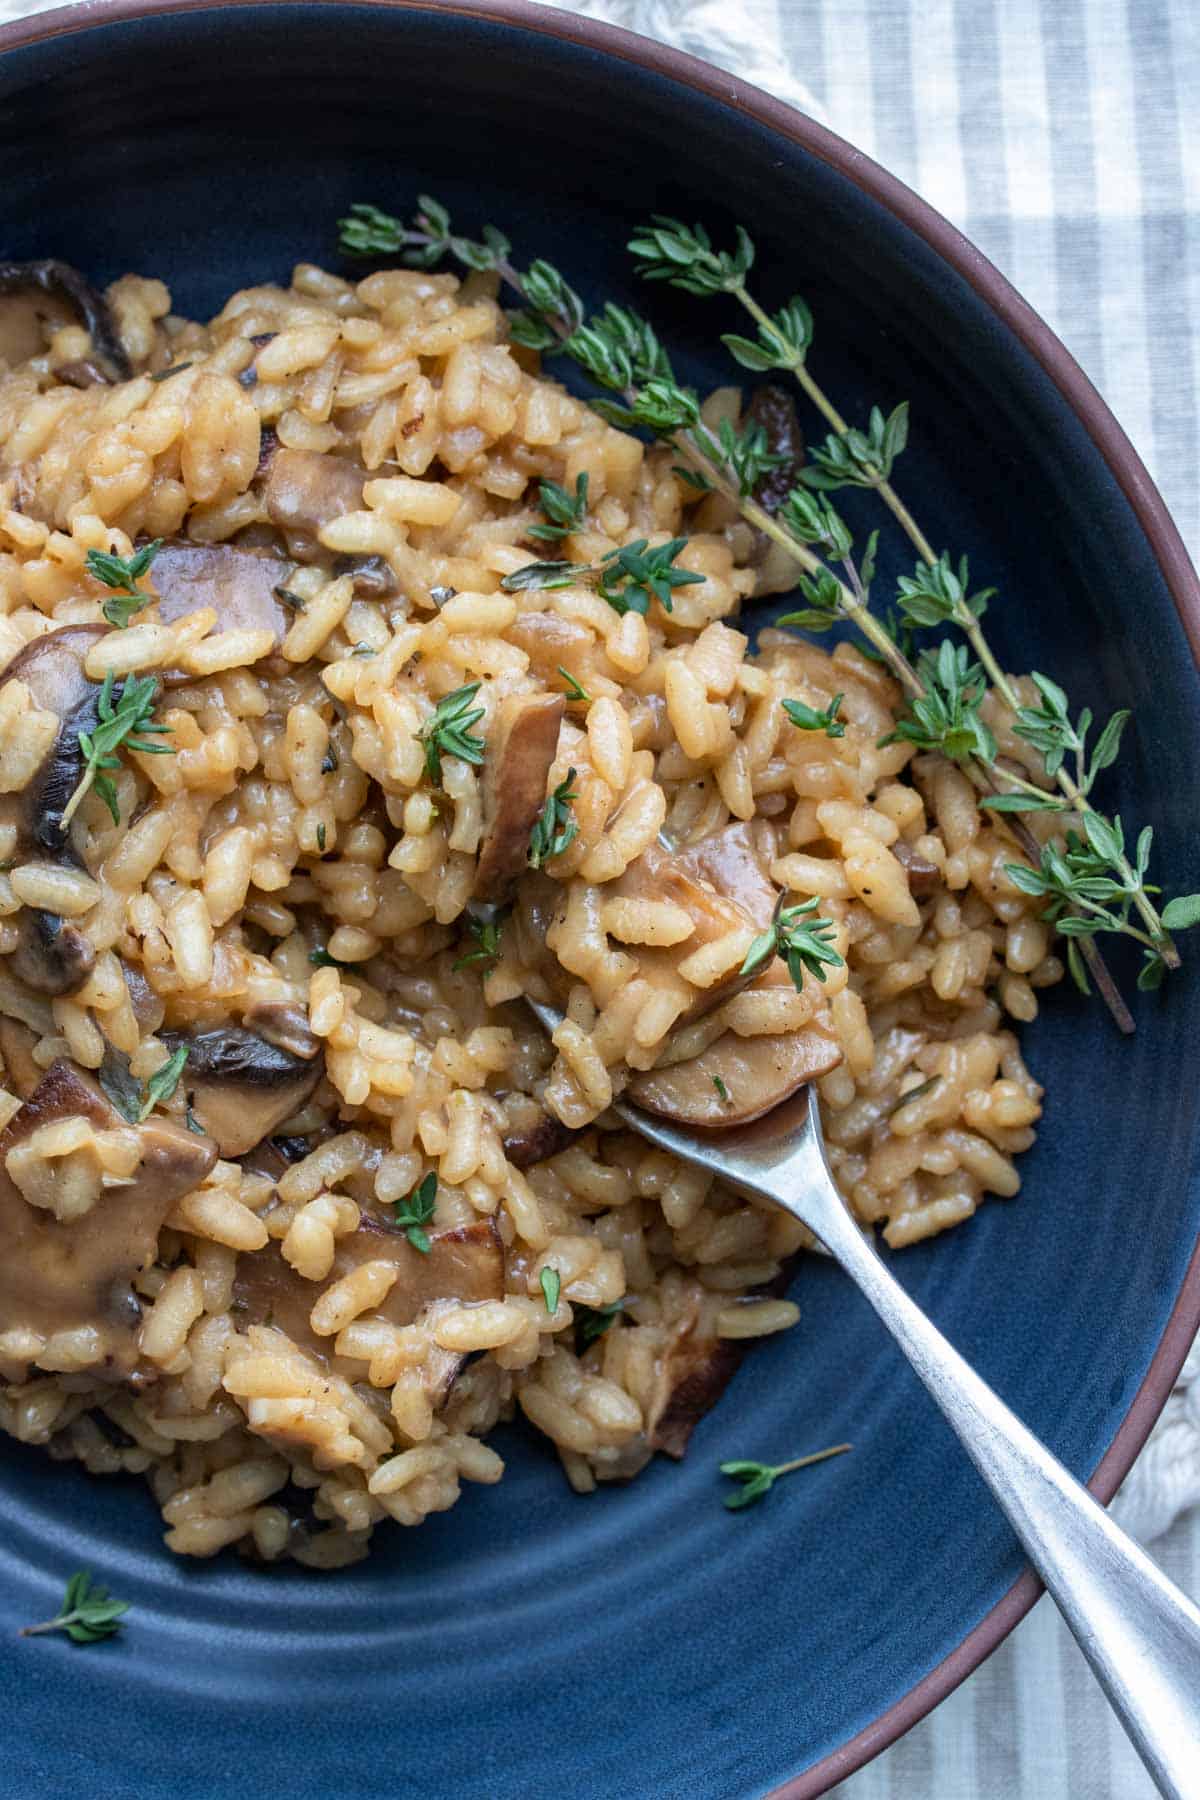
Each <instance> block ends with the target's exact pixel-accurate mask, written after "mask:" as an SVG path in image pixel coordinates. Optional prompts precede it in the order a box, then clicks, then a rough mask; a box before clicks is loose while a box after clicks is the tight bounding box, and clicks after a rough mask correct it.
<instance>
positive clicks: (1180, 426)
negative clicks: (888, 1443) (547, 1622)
mask: <svg viewBox="0 0 1200 1800" xmlns="http://www.w3.org/2000/svg"><path fill="white" fill-rule="evenodd" d="M50 3H51V0H32V4H30V3H29V0H0V20H3V19H6V18H15V17H19V16H22V15H24V14H27V13H33V12H40V11H43V10H45V8H46V6H47V5H48V4H50ZM550 3H551V4H561V5H563V6H564V7H565V8H566V9H567V10H569V11H575V12H581V13H586V14H589V15H591V16H594V17H599V18H605V19H608V20H611V21H612V23H614V24H618V25H624V26H627V27H628V28H629V29H630V30H633V31H640V32H642V33H643V34H644V35H645V36H647V37H654V38H659V39H660V40H662V41H663V42H665V43H669V44H674V45H676V46H678V47H679V48H681V49H684V50H688V51H690V52H691V53H692V54H693V55H695V56H700V57H703V58H705V59H706V60H707V61H709V62H713V63H716V64H718V65H719V66H720V67H722V68H726V69H729V70H731V71H733V72H734V73H735V74H738V75H741V76H743V77H744V78H745V79H746V80H748V81H752V82H755V83H757V84H758V85H759V86H761V87H764V88H767V89H768V90H770V91H771V92H772V93H775V94H777V95H778V96H779V98H781V99H783V100H787V101H789V102H790V103H791V104H792V105H794V106H797V107H799V108H800V109H801V110H802V111H804V112H807V113H808V114H809V115H810V116H812V117H813V118H816V119H819V120H820V121H821V122H822V123H824V124H827V125H829V126H831V127H832V128H833V130H835V131H837V132H839V133H840V134H841V135H842V136H843V137H845V138H848V139H849V140H850V141H851V142H852V143H854V144H856V145H857V146H858V148H859V149H861V150H863V151H865V152H866V153H867V155H869V156H872V157H875V158H876V159H877V160H878V161H879V162H881V163H883V164H884V165H885V166H886V167H887V168H889V169H891V170H892V171H893V172H894V173H895V174H896V175H898V176H900V177H901V179H902V180H904V181H906V182H908V183H909V185H910V186H911V187H914V188H915V189H916V190H917V192H918V193H920V194H922V195H923V196H924V197H925V199H927V200H929V201H930V202H932V204H933V205H934V206H936V207H937V208H938V209H939V211H941V212H943V213H945V214H946V216H947V217H948V218H950V219H952V220H953V222H954V223H955V224H956V225H958V226H960V227H961V228H962V230H963V231H965V232H966V234H967V236H968V237H970V238H971V239H972V240H973V241H974V242H975V243H976V244H978V245H979V247H980V248H981V249H982V250H983V251H984V252H985V253H986V254H987V255H988V256H990V257H991V258H992V260H993V261H994V262H996V263H997V264H998V265H999V267H1000V268H1001V269H1002V270H1003V271H1004V272H1005V274H1006V275H1008V276H1009V277H1010V279H1011V280H1012V281H1013V282H1014V283H1015V284H1016V286H1017V287H1018V288H1019V289H1020V290H1021V292H1022V293H1023V294H1024V295H1025V297H1026V299H1028V300H1029V301H1030V302H1031V303H1032V304H1033V305H1034V306H1035V307H1036V308H1037V310H1038V311H1039V312H1040V313H1041V314H1042V315H1043V317H1045V318H1046V319H1047V320H1048V321H1049V323H1050V324H1051V325H1052V326H1053V327H1054V329H1055V330H1056V331H1057V332H1058V334H1059V336H1060V337H1061V338H1062V339H1063V341H1064V342H1065V343H1066V344H1067V346H1068V347H1069V348H1070V349H1071V350H1072V351H1073V353H1074V354H1075V356H1076V357H1077V358H1078V360H1079V361H1080V362H1081V363H1082V365H1083V367H1084V369H1085V370H1086V371H1087V373H1088V374H1089V375H1090V376H1091V378H1092V380H1093V381H1094V382H1095V383H1096V385H1097V387H1099V388H1100V390H1101V392H1102V393H1103V394H1104V395H1105V396H1106V398H1107V399H1108V401H1109V402H1110V404H1111V405H1112V407H1113V410H1114V412H1115V413H1116V415H1117V417H1118V418H1119V419H1120V421H1121V423H1122V424H1123V425H1124V427H1125V429H1126V431H1127V432H1128V433H1129V435H1130V437H1131V438H1132V439H1133V442H1134V444H1135V445H1136V446H1137V448H1138V450H1139V451H1140V452H1141V455H1142V457H1143V458H1144V460H1145V462H1146V464H1147V466H1148V467H1149V469H1150V471H1151V474H1152V475H1153V476H1154V478H1155V480H1156V481H1157V483H1158V485H1159V487H1160V489H1161V490H1162V493H1163V495H1164V497H1165V498H1166V501H1167V504H1168V506H1169V507H1170V508H1171V510H1172V512H1173V514H1174V516H1175V520H1176V522H1177V524H1178V525H1179V527H1180V530H1181V531H1182V533H1183V535H1184V538H1185V540H1186V542H1187V543H1188V546H1189V548H1190V549H1191V551H1192V554H1193V557H1195V556H1196V555H1197V552H1198V551H1200V482H1198V481H1197V479H1196V470H1197V467H1198V466H1200V406H1198V404H1197V402H1198V398H1200V109H1198V108H1197V106H1196V97H1197V95H1200V0H550ZM47 248H48V249H49V248H50V246H47ZM1197 1503H1200V1353H1198V1352H1196V1351H1193V1354H1192V1357H1191V1358H1190V1360H1189V1364H1188V1367H1187V1368H1186V1369H1185V1371H1184V1375H1183V1379H1182V1380H1181V1382H1180V1385H1179V1387H1178V1388H1177V1390H1176V1392H1175V1394H1174V1395H1173V1396H1172V1398H1171V1400H1170V1401H1169V1403H1168V1406H1167V1410H1166V1412H1165V1414H1164V1416H1163V1418H1162V1420H1161V1421H1160V1422H1159V1424H1158V1426H1157V1428H1156V1430H1155V1432H1154V1435H1153V1437H1152V1438H1151V1440H1150V1443H1149V1445H1148V1446H1147V1448H1146V1450H1145V1452H1144V1453H1143V1455H1142V1456H1141V1458H1140V1459H1139V1461H1138V1463H1137V1464H1136V1466H1135V1468H1134V1470H1133V1472H1132V1474H1131V1475H1130V1477H1129V1479H1128V1480H1127V1481H1126V1483H1125V1486H1124V1488H1123V1489H1122V1491H1121V1494H1120V1495H1118V1497H1117V1500H1116V1501H1115V1502H1114V1511H1115V1512H1116V1514H1117V1516H1118V1517H1119V1518H1120V1519H1121V1522H1122V1523H1123V1524H1124V1525H1126V1526H1127V1527H1128V1528H1129V1529H1130V1530H1132V1531H1134V1532H1136V1533H1137V1534H1138V1535H1139V1536H1141V1537H1143V1538H1144V1539H1146V1540H1148V1541H1150V1540H1153V1542H1154V1550H1155V1554H1156V1555H1157V1556H1158V1557H1159V1558H1160V1560H1161V1561H1162V1564H1163V1566H1164V1568H1165V1569H1166V1570H1167V1573H1168V1574H1169V1575H1170V1576H1171V1577H1172V1579H1173V1580H1175V1581H1177V1582H1178V1583H1179V1584H1180V1586H1182V1587H1183V1588H1185V1589H1186V1590H1187V1591H1188V1592H1189V1593H1192V1594H1194V1595H1200V1511H1193V1512H1191V1513H1190V1515H1189V1516H1187V1517H1181V1516H1179V1515H1182V1514H1184V1513H1185V1511H1186V1509H1188V1508H1192V1507H1195V1506H1196V1505H1197ZM1177 1517H1178V1522H1176V1523H1174V1525H1173V1521H1176V1520H1177ZM1169 1527H1172V1528H1171V1529H1170V1530H1168V1528H1169ZM1163 1533H1166V1534H1167V1535H1166V1536H1163V1535H1161V1534H1163ZM838 1792H839V1794H841V1795H845V1796H846V1797H847V1800H1000V1797H1003V1800H1010V1797H1011V1800H1153V1795H1154V1789H1153V1787H1152V1785H1151V1783H1150V1780H1149V1778H1148V1776H1146V1774H1145V1773H1144V1771H1143V1770H1142V1767H1141V1765H1140V1763H1139V1762H1138V1761H1137V1759H1136V1757H1135V1756H1134V1754H1133V1752H1132V1750H1131V1749H1130V1748H1129V1746H1128V1744H1127V1742H1126V1740H1125V1738H1124V1735H1123V1734H1122V1732H1121V1729H1120V1727H1119V1726H1118V1725H1117V1723H1116V1721H1115V1720H1114V1719H1113V1717H1112V1714H1111V1713H1110V1711H1109V1709H1108V1707H1107V1705H1106V1703H1105V1702H1104V1700H1103V1698H1102V1696H1101V1694H1100V1690H1099V1689H1098V1687H1097V1686H1096V1684H1095V1682H1094V1681H1093V1679H1092V1677H1091V1675H1090V1673H1089V1671H1088V1670H1087V1668H1086V1665H1085V1664H1084V1662H1083V1659H1082V1657H1081V1656H1080V1655H1079V1652H1078V1651H1077V1650H1076V1649H1075V1646H1074V1643H1073V1642H1072V1640H1071V1638H1070V1636H1069V1635H1068V1633H1067V1631H1066V1628H1065V1627H1064V1626H1063V1625H1062V1623H1061V1622H1060V1620H1059V1618H1058V1615H1057V1614H1056V1613H1055V1612H1054V1610H1053V1609H1052V1607H1051V1606H1050V1605H1049V1602H1047V1601H1042V1602H1041V1603H1039V1605H1038V1606H1037V1607H1036V1608H1035V1609H1034V1611H1033V1613H1032V1614H1031V1615H1030V1617H1029V1618H1028V1619H1027V1620H1025V1622H1024V1623H1023V1624H1022V1625H1021V1626H1019V1627H1018V1629H1017V1630H1016V1632H1014V1634H1013V1635H1012V1637H1011V1638H1009V1640H1008V1641H1007V1643H1005V1644H1004V1645H1003V1646H1002V1647H1001V1649H1000V1650H999V1651H998V1652H997V1653H996V1655H995V1656H993V1657H992V1658H991V1659H990V1660H989V1661H988V1662H987V1663H986V1664H985V1665H984V1666H983V1668H982V1669H980V1670H978V1671H977V1673H976V1674H975V1675H973V1676H972V1677H971V1679H970V1680H969V1681H967V1682H966V1683H965V1684H964V1685H963V1687H961V1688H960V1689H959V1690H958V1692H957V1693H956V1694H954V1695H952V1696H951V1698H950V1699H949V1700H947V1701H946V1702H945V1703H944V1704H943V1705H942V1706H941V1707H939V1708H938V1710H937V1712H936V1713H934V1714H933V1715H932V1716H931V1717H930V1718H929V1719H927V1720H925V1721H924V1722H923V1723H922V1724H921V1725H919V1726H917V1727H916V1728H915V1729H914V1730H913V1731H911V1732H909V1734H908V1735H907V1737H905V1738H904V1739H903V1740H902V1741H901V1742H900V1743H899V1744H897V1745H895V1746H894V1747H893V1748H892V1749H891V1750H889V1751H887V1752H886V1753H885V1754H884V1755H883V1756H882V1757H880V1758H879V1759H878V1760H877V1761H876V1762H874V1763H872V1764H871V1765H870V1767H869V1768H867V1769H864V1770H863V1771H862V1772H861V1773H860V1774H858V1775H856V1776H854V1777H852V1778H851V1780H849V1781H848V1782H846V1783H844V1784H843V1785H842V1787H841V1788H840V1789H839V1790H838ZM722 1800H723V1797H722Z"/></svg>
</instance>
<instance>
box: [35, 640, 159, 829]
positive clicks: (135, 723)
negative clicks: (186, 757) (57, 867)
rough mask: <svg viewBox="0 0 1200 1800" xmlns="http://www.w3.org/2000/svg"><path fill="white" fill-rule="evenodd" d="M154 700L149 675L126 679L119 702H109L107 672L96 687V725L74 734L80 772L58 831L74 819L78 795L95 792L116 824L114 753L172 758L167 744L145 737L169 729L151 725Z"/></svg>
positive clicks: (155, 692)
mask: <svg viewBox="0 0 1200 1800" xmlns="http://www.w3.org/2000/svg"><path fill="white" fill-rule="evenodd" d="M157 700H158V682H157V681H156V680H155V678H154V676H153V675H143V676H136V675H129V676H127V677H126V679H125V681H124V683H123V684H122V687H121V694H120V698H119V699H118V700H117V701H116V703H115V704H114V702H113V677H112V671H111V669H110V670H109V672H108V674H107V675H106V676H105V677H104V680H103V681H102V682H101V684H100V694H99V697H98V699H97V701H96V715H97V721H98V722H97V725H96V729H95V730H94V731H81V732H79V733H78V734H77V735H78V738H79V748H80V751H81V752H82V754H83V774H82V776H81V777H80V779H79V782H78V785H77V786H76V788H75V791H74V792H73V794H72V795H71V798H70V799H69V800H68V801H67V804H66V805H65V806H64V808H63V812H62V818H61V820H60V822H59V828H60V830H62V831H65V830H66V828H67V826H68V825H69V824H70V823H71V820H72V819H73V818H74V817H75V814H76V812H77V811H78V810H79V806H80V804H81V802H82V801H83V798H84V796H85V795H86V794H87V793H89V792H90V790H91V789H92V788H95V790H96V792H97V793H98V794H99V796H100V798H101V799H102V800H103V802H104V804H105V806H107V808H108V810H109V812H110V813H111V814H112V821H113V824H114V825H119V824H120V823H121V808H120V804H119V802H118V799H117V790H116V786H115V784H114V782H113V780H112V776H111V773H110V771H111V770H113V769H119V768H120V766H121V759H120V757H119V756H118V755H117V751H118V750H121V749H125V750H137V751H140V752H141V754H142V755H143V756H173V755H174V754H175V752H174V750H173V749H172V747H171V745H170V744H154V743H151V742H150V738H149V736H148V735H147V734H149V733H154V734H157V735H160V736H161V735H165V734H169V733H170V730H171V727H170V726H169V725H156V724H155V723H154V721H153V718H152V716H151V715H152V714H153V712H154V708H155V704H156V703H157Z"/></svg>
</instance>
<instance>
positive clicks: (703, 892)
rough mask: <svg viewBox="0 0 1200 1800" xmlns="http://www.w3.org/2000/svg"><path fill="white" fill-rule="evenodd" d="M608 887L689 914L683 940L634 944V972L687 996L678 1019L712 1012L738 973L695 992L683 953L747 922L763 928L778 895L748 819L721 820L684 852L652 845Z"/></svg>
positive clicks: (619, 894) (619, 893) (712, 940)
mask: <svg viewBox="0 0 1200 1800" xmlns="http://www.w3.org/2000/svg"><path fill="white" fill-rule="evenodd" d="M612 891H613V893H614V894H615V895H618V896H620V897H622V898H623V897H625V896H629V897H631V898H635V899H645V900H670V901H672V902H673V903H674V904H675V905H676V906H680V907H682V908H683V910H684V912H686V913H687V914H688V915H689V916H690V918H691V920H692V924H693V931H692V935H691V937H689V938H688V939H687V940H686V941H685V942H684V943H683V944H682V945H679V946H676V947H675V948H672V949H661V950H659V949H648V948H644V947H639V948H638V950H637V952H636V954H637V960H638V974H639V976H641V977H643V978H644V979H646V980H648V981H652V982H653V983H654V984H655V986H657V987H663V988H674V989H676V990H678V992H679V993H680V994H683V995H689V996H690V1001H689V1005H688V1007H687V1010H686V1011H685V1012H683V1013H682V1014H681V1015H680V1021H681V1023H684V1024H686V1023H688V1022H689V1021H690V1020H692V1019H696V1018H700V1017H701V1016H702V1015H703V1014H704V1013H706V1012H711V1011H712V1009H713V1007H714V1006H716V1005H718V1004H719V1003H720V1001H721V1000H723V999H724V998H726V996H727V994H728V992H729V990H730V988H731V987H733V986H735V985H736V984H737V982H738V979H739V978H738V973H737V970H736V969H731V970H730V972H729V973H728V975H726V976H725V977H723V978H722V979H721V980H720V981H717V982H714V983H713V985H712V986H711V987H709V988H706V989H704V990H703V991H700V992H697V991H695V990H693V989H691V988H689V986H688V984H687V983H686V982H685V981H684V980H683V977H682V976H681V975H680V974H679V973H678V965H679V963H680V961H681V960H682V958H683V957H685V956H688V955H690V954H691V953H692V951H694V950H699V949H701V948H703V946H704V945H706V944H712V943H716V942H717V940H718V939H719V938H723V937H725V936H727V934H728V933H729V932H731V931H736V930H737V929H738V928H739V927H745V926H746V925H747V924H753V925H754V926H755V928H756V929H758V930H761V929H762V928H763V927H764V926H765V925H767V924H768V923H769V921H770V918H771V913H772V911H773V909H774V906H775V901H776V897H777V889H776V888H775V885H774V883H773V882H772V881H771V879H770V877H769V876H768V874H767V873H766V870H765V869H764V868H763V865H762V861H761V859H760V858H759V856H758V855H757V853H756V851H755V849H754V846H753V842H752V840H751V836H750V830H749V827H748V826H746V825H729V826H726V827H725V829H724V830H723V831H719V832H717V833H715V834H714V836H712V837H711V838H706V839H705V840H704V841H703V842H702V843H699V844H693V845H689V846H688V847H687V848H686V849H684V850H666V849H663V847H662V846H661V845H659V844H652V845H651V846H650V848H649V849H648V850H646V851H645V852H644V853H643V854H642V855H641V856H639V857H638V858H637V859H636V860H635V861H634V862H632V863H631V864H630V865H629V867H628V869H626V871H625V873H624V875H622V876H621V877H620V878H619V880H618V881H616V882H614V884H613V890H612Z"/></svg>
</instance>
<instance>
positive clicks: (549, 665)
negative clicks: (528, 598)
mask: <svg viewBox="0 0 1200 1800" xmlns="http://www.w3.org/2000/svg"><path fill="white" fill-rule="evenodd" d="M505 636H506V637H507V638H508V639H509V641H510V642H511V643H514V644H516V646H517V648H518V649H519V650H523V651H524V652H525V654H526V656H527V657H528V658H529V666H530V668H531V670H532V671H533V673H534V674H535V675H536V676H538V678H539V679H540V680H541V681H544V682H545V684H546V686H547V687H557V686H558V685H559V683H560V682H561V681H562V675H561V674H560V673H559V670H560V668H563V669H567V670H569V671H570V673H571V674H572V675H574V676H575V677H576V679H577V680H580V679H582V670H583V658H584V657H585V656H586V655H587V654H588V652H589V650H590V649H591V645H592V641H593V640H592V633H591V632H590V631H587V630H585V629H584V627H583V626H582V625H576V624H575V623H574V622H573V620H571V619H563V618H560V617H559V615H558V614H557V613H553V612H527V613H518V614H517V616H516V618H515V619H514V620H513V622H512V624H511V625H510V626H509V628H508V631H507V632H506V633H505ZM585 685H586V683H585Z"/></svg>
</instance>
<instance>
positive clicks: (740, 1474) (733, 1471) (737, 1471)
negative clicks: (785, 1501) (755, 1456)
mask: <svg viewBox="0 0 1200 1800" xmlns="http://www.w3.org/2000/svg"><path fill="white" fill-rule="evenodd" d="M853 1448H854V1446H853V1445H852V1444H831V1445H830V1446H829V1448H828V1450H814V1451H813V1452H812V1453H811V1454H810V1455H808V1456H797V1457H796V1458H795V1459H794V1461H792V1462H785V1463H763V1462H747V1461H738V1462H723V1463H722V1464H721V1473H722V1475H731V1476H732V1477H733V1479H734V1481H736V1482H739V1483H740V1486H739V1487H738V1488H737V1489H736V1491H735V1492H734V1493H732V1494H726V1496H725V1504H726V1506H727V1507H728V1508H729V1510H730V1512H740V1511H741V1510H742V1508H743V1507H746V1506H753V1505H755V1503H756V1502H757V1501H759V1500H761V1499H762V1497H763V1495H764V1494H769V1493H770V1491H771V1489H772V1488H773V1487H774V1486H775V1483H776V1482H777V1481H778V1480H779V1477H780V1476H781V1475H790V1474H791V1473H792V1471H793V1470H794V1469H807V1468H810V1467H811V1466H812V1464H813V1463H819V1462H825V1461H826V1460H827V1459H828V1458H829V1457H831V1456H845V1454H846V1452H847V1450H852V1449H853Z"/></svg>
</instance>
